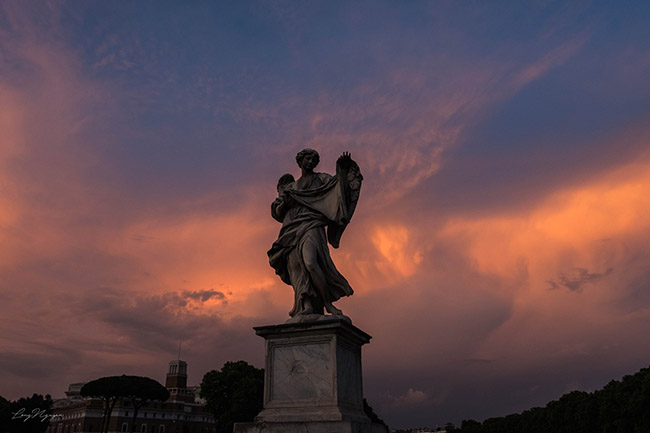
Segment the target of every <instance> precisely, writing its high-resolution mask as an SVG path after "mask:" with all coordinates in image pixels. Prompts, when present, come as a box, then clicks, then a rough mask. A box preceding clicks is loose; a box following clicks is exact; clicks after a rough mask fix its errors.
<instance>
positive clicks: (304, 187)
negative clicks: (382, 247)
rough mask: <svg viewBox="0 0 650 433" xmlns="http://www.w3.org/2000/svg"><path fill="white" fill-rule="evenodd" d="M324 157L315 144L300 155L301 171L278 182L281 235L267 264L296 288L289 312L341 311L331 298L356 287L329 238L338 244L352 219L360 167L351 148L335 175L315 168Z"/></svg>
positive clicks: (273, 206) (276, 208)
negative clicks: (338, 261)
mask: <svg viewBox="0 0 650 433" xmlns="http://www.w3.org/2000/svg"><path fill="white" fill-rule="evenodd" d="M319 160H320V157H319V155H318V152H316V151H315V150H313V149H304V150H301V151H300V152H298V154H297V155H296V162H297V163H298V166H300V169H301V171H302V173H301V176H300V178H299V179H298V180H297V181H296V180H294V177H293V176H292V175H291V174H285V175H283V176H282V177H281V178H280V180H279V181H278V198H276V199H275V201H274V202H273V203H272V204H271V215H272V216H273V218H275V219H276V220H277V221H279V222H281V223H282V229H281V230H280V234H279V236H278V239H277V240H276V241H275V242H274V243H273V246H272V247H271V249H270V250H269V251H268V255H269V263H270V264H271V267H272V268H274V269H275V272H276V273H277V274H278V275H279V276H280V278H281V279H282V281H284V282H285V283H286V284H289V285H290V286H293V290H294V292H295V297H294V303H293V309H292V310H291V312H290V313H289V315H290V316H291V317H294V318H296V319H300V317H296V316H305V315H309V314H320V315H322V314H324V313H323V308H324V309H325V310H327V312H329V313H330V314H333V315H337V316H342V314H343V313H342V311H341V310H339V309H338V308H336V307H335V306H334V305H333V304H332V303H333V302H335V301H336V300H338V299H340V298H341V297H342V296H350V295H351V294H352V293H353V291H352V288H351V287H350V284H348V281H347V280H346V279H345V277H343V275H341V274H340V273H339V271H338V270H337V269H336V267H335V266H334V262H332V258H331V257H330V253H329V248H328V246H327V242H328V241H329V243H330V244H331V245H332V246H333V247H334V248H338V246H339V242H340V240H341V235H342V234H343V231H344V230H345V228H346V226H347V225H348V223H349V222H350V218H352V214H353V213H354V209H355V207H356V205H357V201H358V199H359V191H360V190H361V181H362V180H363V176H361V171H360V170H359V166H358V165H357V163H356V162H354V161H353V160H352V158H351V157H350V154H349V153H348V152H344V153H343V154H342V155H341V156H340V157H339V159H338V160H337V161H336V175H335V176H331V175H329V174H327V173H317V172H314V168H316V166H317V165H318V162H319Z"/></svg>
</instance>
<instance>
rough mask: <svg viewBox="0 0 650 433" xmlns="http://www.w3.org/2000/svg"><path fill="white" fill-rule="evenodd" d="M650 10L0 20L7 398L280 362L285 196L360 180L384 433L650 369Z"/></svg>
mask: <svg viewBox="0 0 650 433" xmlns="http://www.w3.org/2000/svg"><path fill="white" fill-rule="evenodd" d="M648 22H650V4H648V3H647V2H641V1H639V2H606V1H602V2H589V1H572V2H552V1H543V0H539V1H527V2H516V1H512V2H484V1H435V2H434V1H417V0H416V1H408V2H398V1H379V0H378V1H348V2H343V1H309V2H302V1H256V2H247V1H232V2H208V1H205V2H203V1H185V2H160V1H155V2H154V1H150V2H146V1H142V2H126V1H120V2H105V1H69V2H68V1H58V2H44V1H20V0H17V1H3V2H2V3H0V373H1V376H2V381H1V384H0V395H2V396H4V397H5V398H9V399H16V398H19V397H22V396H27V395H31V394H32V393H34V392H37V393H50V394H52V395H53V396H55V397H62V396H63V392H64V391H65V390H66V389H67V387H68V384H69V383H72V382H79V381H87V380H92V379H95V378H97V377H100V376H105V375H112V374H123V373H124V374H137V375H147V376H150V377H153V378H156V379H158V380H160V381H163V380H164V374H165V371H166V368H167V363H168V361H169V360H171V359H174V358H175V357H176V356H177V351H178V344H179V341H182V354H181V358H183V359H185V360H186V361H188V363H189V381H190V383H191V384H198V383H200V381H201V378H202V376H203V374H204V373H205V372H207V371H208V370H211V369H219V368H221V366H222V365H223V363H224V362H226V361H229V360H233V361H234V360H238V359H244V360H247V361H249V362H250V363H252V364H254V365H256V366H259V367H261V366H262V365H263V358H264V354H263V340H262V339H261V338H259V337H257V336H255V334H254V332H253V331H252V327H253V326H257V325H268V324H275V323H281V322H284V320H286V319H287V318H288V311H289V310H290V309H291V304H292V289H291V287H289V286H286V285H284V284H283V283H282V282H281V281H280V280H279V278H277V277H276V276H275V274H274V272H273V270H272V269H271V268H270V267H269V266H268V262H267V256H266V251H267V250H268V248H269V247H270V245H271V243H272V242H273V241H274V240H275V238H276V236H277V233H278V231H279V228H280V226H279V224H278V223H277V222H275V221H274V220H273V219H272V218H271V216H270V203H271V202H272V201H273V199H274V198H275V196H276V191H275V184H276V181H277V179H278V177H279V176H280V175H281V174H283V173H286V172H292V173H294V175H296V176H298V174H299V170H298V167H297V165H296V164H295V160H294V156H295V154H296V152H297V151H299V150H300V149H302V148H303V147H312V148H315V149H317V150H319V151H320V153H321V165H320V166H319V168H318V170H320V171H324V172H329V173H331V172H333V171H334V166H335V161H336V158H337V157H338V155H340V154H341V152H343V151H350V152H351V153H352V157H353V158H354V159H355V160H356V161H357V162H358V163H359V165H360V167H361V170H362V172H363V174H364V177H365V181H364V185H363V189H362V192H361V199H360V202H359V205H358V208H357V213H356V214H355V217H354V219H353V221H352V223H351V224H350V226H349V227H348V229H347V231H346V233H345V235H344V236H343V239H342V242H341V247H340V249H339V250H336V251H333V253H332V255H333V258H334V261H335V262H336V264H337V266H338V267H339V269H340V271H341V272H342V273H343V274H344V275H345V276H346V277H347V279H348V280H349V281H350V283H351V285H352V287H353V288H354V289H355V294H354V295H353V296H352V297H350V298H346V299H342V300H340V301H339V302H338V303H337V306H338V307H340V308H342V309H343V310H344V312H345V313H346V314H347V315H349V316H350V317H351V318H352V320H353V323H354V324H355V325H356V326H358V327H360V328H361V329H363V330H364V331H366V332H368V333H369V334H371V335H372V336H373V339H372V341H371V343H370V345H368V346H365V347H364V353H363V357H364V387H365V394H366V397H367V398H368V400H369V402H370V404H371V405H372V406H373V407H374V408H375V410H376V411H377V412H378V413H379V415H380V416H381V417H383V418H384V419H385V420H386V421H387V422H388V423H389V424H390V425H391V426H393V427H407V426H422V425H428V426H431V427H435V426H436V425H441V424H444V423H445V422H447V421H452V422H455V423H459V422H460V420H462V419H468V418H473V419H477V420H482V419H485V418H487V417H490V416H501V415H506V414H509V413H513V412H519V411H522V410H524V409H527V408H530V407H533V406H539V405H544V404H546V403H547V402H548V401H549V400H551V399H556V398H558V397H560V396H561V395H562V394H563V393H565V392H568V391H571V390H576V389H579V390H586V391H590V390H595V389H598V388H600V387H602V386H603V385H604V384H606V383H607V382H608V381H609V380H610V379H614V378H620V377H622V376H623V375H624V374H631V373H634V372H636V371H637V370H638V369H639V368H642V367H647V366H648V365H650V218H649V217H648V215H650V49H649V48H648V47H649V45H648V44H649V42H650V26H648Z"/></svg>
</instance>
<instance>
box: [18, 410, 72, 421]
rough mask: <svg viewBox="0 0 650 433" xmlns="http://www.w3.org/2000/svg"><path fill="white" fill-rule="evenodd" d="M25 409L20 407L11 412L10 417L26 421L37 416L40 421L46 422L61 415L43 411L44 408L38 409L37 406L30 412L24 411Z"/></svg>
mask: <svg viewBox="0 0 650 433" xmlns="http://www.w3.org/2000/svg"><path fill="white" fill-rule="evenodd" d="M26 411H27V410H26V409H25V408H24V407H21V408H20V409H18V410H17V411H16V412H12V415H13V417H12V418H11V419H18V420H20V419H22V420H23V422H27V421H29V420H30V419H36V418H39V419H40V420H41V422H46V421H49V420H52V419H54V418H58V417H60V416H61V415H54V414H51V413H45V409H39V408H34V409H32V411H31V413H26Z"/></svg>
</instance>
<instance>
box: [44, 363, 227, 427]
mask: <svg viewBox="0 0 650 433" xmlns="http://www.w3.org/2000/svg"><path fill="white" fill-rule="evenodd" d="M84 385H85V382H80V383H72V384H70V386H69V388H68V391H66V392H65V394H66V398H64V399H59V400H56V401H55V402H54V407H53V415H54V416H53V418H52V421H51V422H50V426H49V427H48V430H47V433H97V432H99V431H100V428H101V424H102V414H103V409H104V403H103V401H102V400H101V399H97V398H85V397H82V396H81V394H80V391H81V387H82V386H84ZM165 387H166V388H167V389H168V390H169V400H167V401H166V402H164V403H161V402H148V403H146V404H145V405H144V406H142V407H141V408H140V410H139V411H138V417H137V418H136V423H135V424H136V425H135V429H134V430H135V431H136V432H138V433H213V432H214V431H215V430H216V429H215V421H214V417H213V416H212V415H211V414H210V413H208V411H207V410H206V408H205V401H204V400H202V399H201V398H200V397H199V390H200V387H199V386H193V387H188V386H187V363H186V362H185V361H181V360H174V361H171V362H170V363H169V369H168V370H167V378H166V381H165ZM132 420H133V407H132V406H131V402H130V401H127V400H119V401H118V402H117V403H116V404H115V407H114V408H113V412H112V413H111V419H110V422H109V425H108V431H109V432H110V433H123V432H130V431H131V421H132Z"/></svg>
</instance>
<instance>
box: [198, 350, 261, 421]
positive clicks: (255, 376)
mask: <svg viewBox="0 0 650 433" xmlns="http://www.w3.org/2000/svg"><path fill="white" fill-rule="evenodd" d="M263 396H264V370H263V369H261V368H256V367H254V366H252V365H250V364H248V363H247V362H246V361H236V362H226V363H225V364H224V366H223V368H222V369H221V370H220V371H216V370H212V371H209V372H207V373H206V374H205V376H203V381H202V382H201V397H202V398H204V399H205V400H206V402H207V404H206V405H207V408H208V410H209V411H210V412H212V413H213V414H214V417H215V420H216V428H217V433H232V431H233V426H234V423H235V422H251V421H253V420H254V418H255V416H256V415H257V414H258V413H259V412H260V411H261V410H262V404H263Z"/></svg>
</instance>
